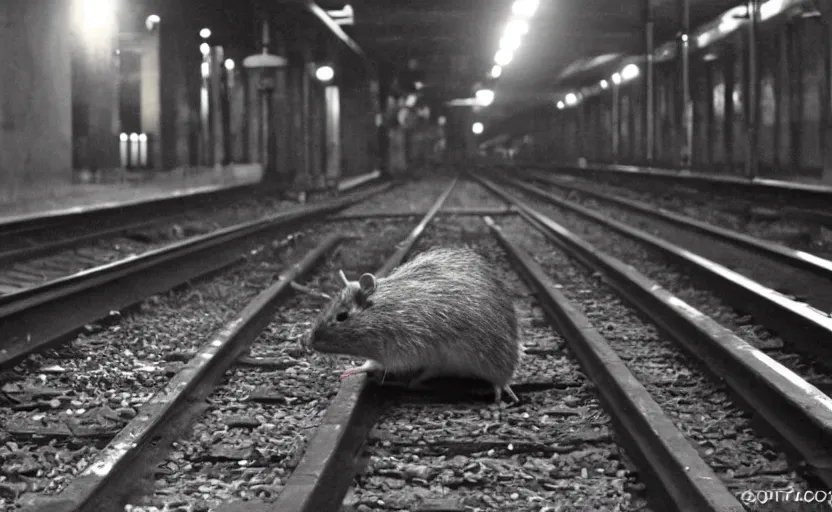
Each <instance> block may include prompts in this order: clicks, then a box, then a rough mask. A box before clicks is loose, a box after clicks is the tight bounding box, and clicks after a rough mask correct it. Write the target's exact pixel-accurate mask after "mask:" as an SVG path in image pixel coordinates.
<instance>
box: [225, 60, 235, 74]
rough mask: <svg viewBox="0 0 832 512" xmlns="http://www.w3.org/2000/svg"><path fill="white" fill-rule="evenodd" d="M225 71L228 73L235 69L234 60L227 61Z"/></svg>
mask: <svg viewBox="0 0 832 512" xmlns="http://www.w3.org/2000/svg"><path fill="white" fill-rule="evenodd" d="M225 69H227V70H228V71H231V70H232V69H234V59H225Z"/></svg>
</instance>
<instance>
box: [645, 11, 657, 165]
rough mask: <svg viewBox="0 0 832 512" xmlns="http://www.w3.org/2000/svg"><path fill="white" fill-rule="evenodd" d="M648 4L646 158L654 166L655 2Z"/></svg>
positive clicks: (646, 30)
mask: <svg viewBox="0 0 832 512" xmlns="http://www.w3.org/2000/svg"><path fill="white" fill-rule="evenodd" d="M645 2H646V4H647V5H646V11H647V24H646V27H645V32H646V34H645V36H646V37H645V38H646V41H645V43H646V48H645V50H646V53H647V80H646V82H647V83H646V87H647V91H646V93H647V98H646V100H647V101H646V102H647V108H646V109H645V110H646V111H645V116H646V118H647V119H646V122H645V130H646V131H647V136H646V137H645V141H646V144H647V148H646V149H647V150H646V156H647V164H648V165H653V155H654V151H655V145H656V143H655V130H656V129H655V122H656V90H655V69H654V66H655V62H654V55H653V54H654V52H655V41H654V24H655V23H654V19H653V17H654V12H653V0H645Z"/></svg>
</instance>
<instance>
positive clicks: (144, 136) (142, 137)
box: [139, 133, 147, 142]
mask: <svg viewBox="0 0 832 512" xmlns="http://www.w3.org/2000/svg"><path fill="white" fill-rule="evenodd" d="M139 141H140V142H147V134H146V133H140V134H139Z"/></svg>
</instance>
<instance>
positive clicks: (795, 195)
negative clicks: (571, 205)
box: [499, 163, 832, 212]
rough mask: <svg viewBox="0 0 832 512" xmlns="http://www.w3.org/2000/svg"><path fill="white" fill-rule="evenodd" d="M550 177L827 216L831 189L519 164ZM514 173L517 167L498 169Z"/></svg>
mask: <svg viewBox="0 0 832 512" xmlns="http://www.w3.org/2000/svg"><path fill="white" fill-rule="evenodd" d="M520 165H522V166H523V167H524V168H526V169H534V170H537V171H540V172H543V173H547V174H560V175H564V174H566V175H570V176H578V177H587V176H589V177H591V178H592V179H594V180H599V181H602V182H605V183H612V184H619V185H623V186H632V185H638V186H640V187H642V186H646V187H647V188H652V189H654V190H656V188H657V187H661V186H666V187H673V188H674V189H678V188H679V187H681V188H687V189H689V190H696V191H699V192H701V193H705V194H712V193H717V194H724V195H729V196H732V197H737V196H741V197H744V198H753V200H754V202H756V203H758V204H771V203H780V204H783V205H794V204H799V205H801V206H800V209H801V210H812V209H819V210H822V211H827V212H828V205H829V198H830V194H832V188H830V187H829V186H826V185H815V184H810V183H800V182H796V181H781V180H773V179H767V178H760V177H757V178H753V179H748V178H745V177H742V176H732V175H727V174H716V173H702V172H691V171H686V170H683V171H675V170H669V169H657V168H650V167H638V166H633V165H608V164H595V163H590V164H588V165H586V166H583V167H581V166H572V165H554V166H553V165H544V166H541V165H535V164H520ZM499 167H500V168H502V169H506V168H508V169H515V168H516V166H515V165H510V166H499Z"/></svg>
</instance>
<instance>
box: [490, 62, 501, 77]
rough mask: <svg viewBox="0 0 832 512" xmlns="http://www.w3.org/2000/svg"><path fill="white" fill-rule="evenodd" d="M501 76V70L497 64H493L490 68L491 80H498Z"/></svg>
mask: <svg viewBox="0 0 832 512" xmlns="http://www.w3.org/2000/svg"><path fill="white" fill-rule="evenodd" d="M502 74H503V68H502V67H500V65H499V64H494V67H492V68H491V78H500V75H502Z"/></svg>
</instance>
